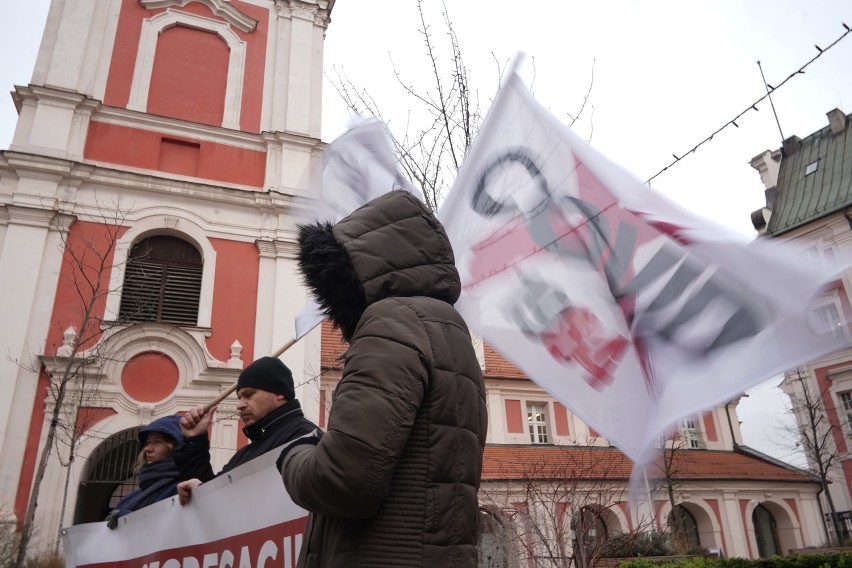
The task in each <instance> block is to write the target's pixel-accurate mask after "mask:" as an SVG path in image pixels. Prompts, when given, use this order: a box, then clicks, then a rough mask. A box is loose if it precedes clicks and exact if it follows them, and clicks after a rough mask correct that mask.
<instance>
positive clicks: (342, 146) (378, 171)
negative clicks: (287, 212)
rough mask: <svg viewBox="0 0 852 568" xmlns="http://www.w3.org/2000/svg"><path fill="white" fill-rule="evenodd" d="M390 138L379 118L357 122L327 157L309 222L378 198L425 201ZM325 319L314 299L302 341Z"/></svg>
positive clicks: (301, 319) (302, 325)
mask: <svg viewBox="0 0 852 568" xmlns="http://www.w3.org/2000/svg"><path fill="white" fill-rule="evenodd" d="M397 164H398V162H397V159H396V155H395V153H394V149H393V144H392V142H391V139H390V135H389V134H388V132H387V130H386V129H385V127H384V125H383V124H382V123H381V122H379V121H378V120H377V119H375V118H358V119H354V122H353V123H352V125H351V126H350V127H349V129H348V130H347V131H346V132H344V133H343V134H341V135H340V136H339V137H337V138H335V139H334V140H333V141H332V142H331V144H329V145H328V146H327V147H326V148H325V150H324V151H323V156H322V172H321V175H316V176H314V179H316V180H321V187H318V188H315V190H314V193H315V194H317V195H318V196H319V198H318V199H317V200H316V202H315V207H313V208H312V209H311V210H310V212H309V213H308V215H307V217H308V220H309V221H328V222H330V223H336V222H337V221H340V220H341V219H342V218H343V217H345V216H347V215H349V214H350V213H352V212H353V211H354V210H356V209H358V208H359V207H361V206H362V205H365V204H366V203H368V202H369V201H372V200H373V199H374V198H376V197H379V196H380V195H384V194H385V193H387V192H389V191H393V190H396V189H405V190H407V191H409V192H411V193H413V194H414V195H416V196H417V197H418V199H420V200H421V201H422V200H423V194H422V193H421V192H420V190H419V189H417V188H415V187H414V186H412V185H411V183H410V182H409V181H408V179H406V177H405V176H404V175H403V174H402V172H400V170H399V167H398V165H397ZM323 319H325V314H324V313H323V312H322V309H321V308H320V307H319V305H318V304H317V302H316V300H315V299H313V298H312V299H311V301H310V302H308V304H307V305H306V306H305V307H304V308H302V311H300V312H299V314H298V315H297V316H296V334H295V336H294V337H295V339H296V340H299V339H301V338H302V337H303V336H304V335H306V334H307V333H308V332H309V331H311V330H312V329H313V328H315V327H316V326H317V325H319V324H320V323H321V322H322V320H323Z"/></svg>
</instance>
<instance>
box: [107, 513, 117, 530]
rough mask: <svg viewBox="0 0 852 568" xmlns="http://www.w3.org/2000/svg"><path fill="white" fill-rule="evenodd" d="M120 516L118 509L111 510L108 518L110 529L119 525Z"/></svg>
mask: <svg viewBox="0 0 852 568" xmlns="http://www.w3.org/2000/svg"><path fill="white" fill-rule="evenodd" d="M118 517H119V514H118V509H113V510H112V511H110V513H109V515H107V518H106V524H107V528H109V529H110V530H115V528H116V527H117V526H118Z"/></svg>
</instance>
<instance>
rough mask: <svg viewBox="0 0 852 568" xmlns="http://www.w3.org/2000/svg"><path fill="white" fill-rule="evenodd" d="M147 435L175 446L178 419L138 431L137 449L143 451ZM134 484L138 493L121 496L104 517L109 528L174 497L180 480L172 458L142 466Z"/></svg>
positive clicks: (178, 438) (161, 420)
mask: <svg viewBox="0 0 852 568" xmlns="http://www.w3.org/2000/svg"><path fill="white" fill-rule="evenodd" d="M150 432H159V433H161V434H165V435H166V436H168V437H170V438H171V439H172V441H173V442H174V443H175V444H176V445H177V444H180V443H182V442H183V434H182V433H181V430H180V416H163V417H162V418H157V419H156V420H154V421H153V422H151V423H150V424H148V425H147V426H145V427H144V428H142V429H141V430H140V431H139V447H140V448H143V449H144V448H145V444H146V443H147V442H148V434H149V433H150ZM137 481H138V483H139V489H137V490H136V491H133V492H132V493H129V494H127V495H125V496H124V498H122V499H121V500H120V501H119V502H118V503H117V504H116V505H115V507H114V508H113V510H112V511H111V512H110V513H109V515H108V516H107V518H106V521H107V526H108V527H109V528H111V529H114V528H115V527H116V526H117V525H118V519H120V518H121V517H123V516H124V515H127V514H129V513H132V512H133V511H138V510H139V509H141V508H143V507H147V506H148V505H151V504H153V503H156V502H158V501H162V500H163V499H168V498H169V497H172V496H174V495H177V484H178V482H179V481H180V478H179V473H178V468H177V466H176V465H175V462H174V458H173V456H172V454H171V453H170V454H169V455H168V456H166V457H164V458H163V459H161V460H157V461H155V462H152V463H146V464H144V465H143V466H142V467H141V468H140V469H139V473H138V475H137Z"/></svg>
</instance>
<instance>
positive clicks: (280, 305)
mask: <svg viewBox="0 0 852 568" xmlns="http://www.w3.org/2000/svg"><path fill="white" fill-rule="evenodd" d="M333 4H334V1H333V0H299V1H296V0H230V1H226V0H193V1H187V0H99V1H97V2H95V1H94V0H53V2H52V3H51V8H50V13H49V16H48V20H47V25H46V29H45V34H44V37H43V39H42V44H41V48H40V51H39V56H38V60H37V62H36V67H35V70H34V72H33V77H32V81H31V83H30V84H29V85H27V86H19V87H16V88H15V91H14V93H13V99H14V102H15V104H16V106H17V109H18V112H19V121H18V125H17V129H16V131H15V135H14V139H13V141H12V144H11V147H10V148H9V149H8V150H5V151H3V152H0V275H2V294H0V313H3V314H4V320H3V321H4V325H3V326H2V327H0V348H2V350H3V354H4V356H3V357H2V358H0V392H2V393H3V396H0V511H2V513H3V514H4V518H3V520H4V522H6V523H9V524H11V525H16V524H17V525H19V524H20V523H21V522H22V520H23V518H24V515H25V514H26V509H27V505H28V502H29V500H30V496H31V495H32V492H33V488H34V480H35V479H36V478H37V476H38V471H37V465H38V463H39V457H40V455H41V452H42V450H43V449H44V447H45V446H46V444H47V442H48V435H49V432H51V425H54V426H57V437H56V440H55V441H53V442H52V443H51V447H53V450H54V453H53V454H52V457H51V459H50V460H48V467H47V470H46V471H45V472H44V480H43V482H42V483H41V485H40V491H41V497H40V499H39V507H38V509H37V515H36V524H37V526H38V530H37V537H38V539H39V540H40V541H41V542H42V543H45V544H47V543H50V542H51V541H52V540H53V539H54V538H55V535H56V531H57V529H58V528H59V527H60V526H62V525H67V524H70V523H80V522H89V521H99V520H102V519H103V518H104V516H105V515H106V512H107V511H108V510H109V508H110V505H111V504H113V503H114V502H115V501H116V500H117V499H118V498H120V496H121V495H123V494H124V493H125V492H127V491H129V490H131V489H132V485H131V484H132V478H133V460H134V459H135V453H136V450H137V446H136V433H137V432H138V429H139V428H140V426H142V425H144V424H146V423H148V422H150V421H151V420H153V419H155V418H158V417H160V416H165V415H171V414H175V413H179V412H181V411H184V410H186V409H187V408H190V407H192V406H194V405H196V404H198V403H204V402H208V401H210V400H211V399H212V398H214V397H215V395H216V394H217V393H218V392H220V391H221V390H222V389H224V388H226V387H227V386H228V385H230V384H231V383H232V382H234V381H235V380H236V377H237V375H238V374H239V371H240V370H241V369H242V368H243V366H244V365H245V364H247V363H248V362H250V361H252V360H253V359H255V358H256V357H258V356H261V355H265V354H268V353H271V352H273V351H274V350H275V349H276V348H277V347H279V346H280V345H282V344H283V343H285V342H286V341H287V340H289V339H290V338H291V337H292V336H293V333H294V329H293V321H294V317H295V315H296V313H298V311H299V310H300V309H301V307H302V306H303V305H304V304H305V303H306V295H305V294H306V293H305V290H304V288H303V287H302V286H301V285H300V282H299V278H298V275H297V271H296V261H295V251H296V243H295V231H294V224H295V221H296V219H297V218H298V215H299V211H300V208H301V207H303V205H302V203H303V201H302V198H303V197H306V196H307V195H308V193H309V190H310V188H311V187H312V186H313V183H314V181H315V180H313V179H312V178H311V172H312V171H315V170H314V169H313V166H315V165H317V163H318V162H319V157H320V153H321V151H322V148H323V144H322V142H321V141H320V119H321V116H320V109H321V106H320V105H321V85H322V70H323V57H322V54H323V40H324V36H325V33H326V28H327V26H328V24H329V16H330V13H331V10H332V8H333ZM474 343H475V345H476V348H477V350H478V353H479V355H480V362H481V365H482V366H483V369H484V372H485V375H486V385H487V388H488V400H489V435H488V446H487V448H486V453H485V464H484V475H483V484H482V491H481V502H482V510H481V527H482V550H483V555H482V556H483V562H485V563H487V562H492V564H490V565H505V563H506V562H511V561H517V562H519V563H521V564H523V563H524V562H526V561H530V562H532V561H534V560H544V559H548V560H549V561H551V562H554V563H557V562H561V561H563V560H564V559H565V558H566V557H567V556H573V557H574V558H575V559H577V562H578V565H580V566H585V565H587V564H589V563H590V562H591V560H592V559H593V558H594V557H596V556H598V555H600V553H601V551H602V549H603V548H604V545H605V544H606V543H611V542H613V541H616V540H617V539H618V538H619V536H623V535H628V536H629V535H636V534H638V533H652V532H655V531H662V530H665V529H666V528H667V526H668V524H669V519H670V517H671V516H672V514H673V512H674V513H675V514H676V515H677V518H678V519H680V520H679V521H678V523H679V524H680V525H681V527H682V533H683V535H684V538H685V539H686V540H687V544H688V545H690V546H692V547H703V548H710V549H718V551H719V552H720V553H721V554H723V555H725V556H746V557H757V556H765V555H769V554H771V553H773V552H786V551H788V550H790V549H794V548H801V547H804V546H812V545H817V544H821V543H822V542H824V541H825V540H826V533H825V531H824V528H823V524H822V523H821V518H822V514H823V513H822V511H821V509H820V502H819V498H818V493H819V489H820V488H819V485H818V484H817V483H816V482H815V481H814V478H813V477H812V476H809V475H807V474H805V473H803V472H801V471H800V470H797V469H795V468H793V467H791V466H788V465H786V464H783V463H781V462H777V461H775V460H773V459H771V458H768V457H767V456H763V455H761V454H759V453H757V452H754V451H753V450H749V449H748V448H745V447H743V446H742V443H741V442H742V440H741V435H740V431H739V421H738V419H737V415H736V401H732V402H731V403H729V404H727V405H722V406H719V407H717V408H714V409H711V410H709V411H707V412H705V413H702V414H701V415H699V416H695V417H693V418H692V419H690V420H686V421H684V422H683V423H682V424H681V425H680V426H679V427H678V428H676V429H675V430H673V431H672V433H671V435H670V436H669V438H668V441H667V442H666V445H667V447H668V448H669V451H668V452H667V454H666V455H668V456H670V457H672V459H671V463H670V465H669V466H666V465H665V464H664V463H662V462H661V464H658V467H657V469H656V470H654V471H649V472H648V475H647V476H646V478H645V479H644V483H643V484H642V485H643V487H642V488H641V490H640V491H639V493H640V494H641V496H640V499H639V505H638V506H634V505H631V504H629V502H628V495H627V482H628V477H629V474H630V471H631V464H630V463H629V462H628V461H627V460H626V458H625V457H624V456H623V455H622V454H621V453H620V452H618V451H617V450H615V449H614V448H612V447H611V446H610V445H609V443H608V442H607V441H606V440H604V439H603V438H601V437H600V436H599V435H598V434H597V433H596V432H595V431H594V430H593V429H591V428H590V427H589V426H588V425H586V424H584V423H583V422H582V421H581V420H580V419H579V418H578V417H576V416H575V415H574V414H573V413H572V412H570V411H569V410H568V409H567V408H565V407H564V406H563V405H561V404H560V403H558V402H556V401H555V400H553V398H552V397H550V396H548V395H547V394H546V393H545V392H543V391H542V390H541V389H539V388H538V387H537V386H536V385H535V384H534V383H533V382H532V381H530V380H529V379H528V378H527V377H525V376H524V375H523V374H522V373H520V372H519V371H518V370H517V368H515V367H514V366H513V365H511V364H510V363H508V362H507V361H506V360H504V359H503V358H502V357H501V356H500V355H499V354H498V353H496V352H495V351H493V350H492V349H491V348H490V347H489V346H488V345H483V344H482V342H481V341H477V340H476V339H475V338H474ZM344 349H345V346H344V345H343V344H342V343H341V342H340V339H339V337H337V336H336V335H335V334H334V333H333V331H332V330H331V329H330V327H329V326H328V325H327V324H326V325H324V327H323V329H322V331H321V332H320V331H317V332H314V333H312V334H310V335H308V336H307V337H306V338H305V339H303V340H302V341H300V342H299V343H298V344H297V345H296V346H295V347H294V348H292V349H291V350H289V351H288V352H287V353H286V354H285V355H284V357H283V358H284V359H285V361H286V362H287V364H288V365H289V366H290V367H291V368H292V369H293V371H294V375H295V376H296V377H297V385H298V386H297V396H298V397H299V399H300V400H301V401H302V403H303V407H304V409H305V412H306V414H307V415H308V417H310V418H312V419H315V420H317V421H318V422H319V423H320V424H321V425H323V426H325V419H326V418H327V413H328V407H329V405H330V404H331V401H332V394H333V391H334V386H335V384H336V382H337V380H339V377H340V368H341V365H340V362H339V361H340V356H341V354H342V351H343V350H344ZM63 379H68V381H67V382H66V383H65V386H66V389H65V390H64V392H62V393H60V392H59V388H58V387H59V386H60V385H61V384H62V381H63ZM57 396H59V397H61V398H60V399H58V398H57ZM57 401H59V402H61V404H58V403H57ZM211 438H212V445H213V447H214V452H213V461H214V467H216V466H221V465H222V464H223V463H224V462H225V461H226V460H227V459H228V458H229V456H230V455H231V454H232V452H233V451H234V450H235V449H236V448H237V447H239V446H241V445H242V444H244V443H245V439H244V437H243V436H242V433H241V429H240V425H239V422H238V420H237V418H236V416H235V405H234V403H233V402H226V403H223V404H222V405H220V407H219V414H218V415H217V419H216V421H215V423H214V425H213V427H212V431H211ZM439 459H440V458H439ZM489 558H490V559H491V560H489Z"/></svg>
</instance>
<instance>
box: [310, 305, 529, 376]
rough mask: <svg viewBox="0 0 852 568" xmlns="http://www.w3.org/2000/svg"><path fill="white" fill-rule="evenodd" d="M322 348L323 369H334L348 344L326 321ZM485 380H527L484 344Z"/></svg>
mask: <svg viewBox="0 0 852 568" xmlns="http://www.w3.org/2000/svg"><path fill="white" fill-rule="evenodd" d="M321 343H322V347H321V354H320V358H321V364H322V368H323V369H329V368H332V367H336V366H338V365H339V364H340V362H341V361H342V359H341V357H342V356H343V354H344V353H346V349H348V347H349V346H348V344H347V343H346V342H345V341H343V336H342V335H341V334H340V331H339V330H335V329H333V326H332V325H331V321H330V320H328V319H326V320H325V321H323V322H322V340H321ZM485 378H486V379H488V378H510V379H524V380H528V379H527V376H526V375H525V374H523V373H522V372H521V370H520V369H518V368H517V367H516V366H515V365H513V364H512V363H511V362H510V361H509V360H507V359H506V358H505V357H503V356H502V355H501V354H500V353H499V352H497V351H496V350H495V349H494V348H493V347H491V346H490V345H488V344H487V343H486V344H485Z"/></svg>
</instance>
